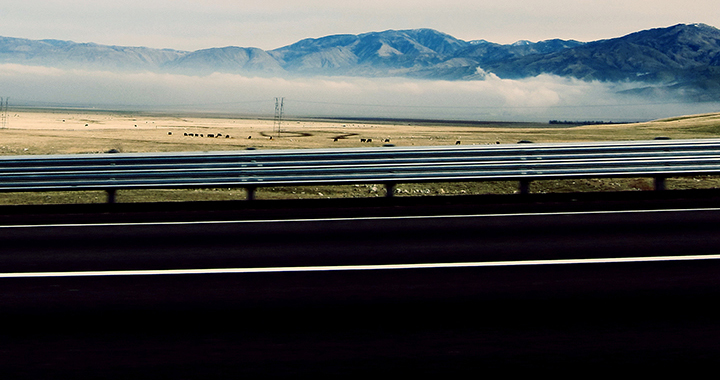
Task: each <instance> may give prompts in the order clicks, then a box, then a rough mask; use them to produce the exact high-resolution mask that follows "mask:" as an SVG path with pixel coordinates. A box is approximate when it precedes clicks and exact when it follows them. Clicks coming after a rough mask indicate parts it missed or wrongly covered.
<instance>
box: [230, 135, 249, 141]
mask: <svg viewBox="0 0 720 380" xmlns="http://www.w3.org/2000/svg"><path fill="white" fill-rule="evenodd" d="M225 137H227V136H225ZM250 139H252V136H248V140H250Z"/></svg>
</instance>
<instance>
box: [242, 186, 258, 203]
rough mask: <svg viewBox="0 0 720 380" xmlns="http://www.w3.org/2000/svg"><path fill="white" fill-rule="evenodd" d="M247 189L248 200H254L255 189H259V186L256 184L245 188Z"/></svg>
mask: <svg viewBox="0 0 720 380" xmlns="http://www.w3.org/2000/svg"><path fill="white" fill-rule="evenodd" d="M245 190H246V191H247V200H249V201H254V200H255V190H257V187H255V186H248V187H246V188H245Z"/></svg>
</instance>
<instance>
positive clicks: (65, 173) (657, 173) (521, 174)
mask: <svg viewBox="0 0 720 380" xmlns="http://www.w3.org/2000/svg"><path fill="white" fill-rule="evenodd" d="M715 173H720V139H706V140H651V141H621V142H592V143H556V144H505V145H473V146H458V145H456V146H429V147H380V148H355V149H317V150H309V149H292V150H244V151H230V152H178V153H107V154H77V155H45V156H4V157H0V191H4V192H15V191H17V192H20V191H61V190H104V191H107V193H108V201H109V202H114V201H115V192H116V191H117V190H120V189H140V188H228V187H238V188H246V189H247V190H248V199H253V197H254V192H255V189H257V188H258V187H267V186H293V185H336V184H368V183H376V184H383V185H386V186H387V188H388V191H387V194H388V196H392V194H393V193H394V186H395V185H396V184H398V183H418V182H464V181H484V180H517V181H519V183H520V192H521V193H527V192H528V191H529V183H530V182H531V181H535V180H546V179H561V178H601V177H650V178H654V179H655V188H656V189H657V190H662V189H664V187H665V179H666V178H668V177H673V176H689V175H704V174H715Z"/></svg>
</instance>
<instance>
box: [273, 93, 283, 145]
mask: <svg viewBox="0 0 720 380" xmlns="http://www.w3.org/2000/svg"><path fill="white" fill-rule="evenodd" d="M284 105H285V98H275V122H274V123H273V132H275V134H276V135H277V137H280V132H281V131H282V118H283V108H284Z"/></svg>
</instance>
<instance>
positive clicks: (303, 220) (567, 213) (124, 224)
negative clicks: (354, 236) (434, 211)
mask: <svg viewBox="0 0 720 380" xmlns="http://www.w3.org/2000/svg"><path fill="white" fill-rule="evenodd" d="M703 211H705V212H707V211H720V208H717V207H712V208H695V209H660V210H616V211H563V212H541V213H513V214H469V215H409V216H367V217H352V218H348V217H345V218H298V219H256V220H200V221H186V222H116V223H58V224H12V225H0V230H2V229H21V228H71V227H143V226H192V225H222V224H261V223H312V222H349V221H373V220H414V219H461V218H508V217H532V216H537V217H542V216H573V215H623V214H660V213H672V212H677V213H679V212H703Z"/></svg>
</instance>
